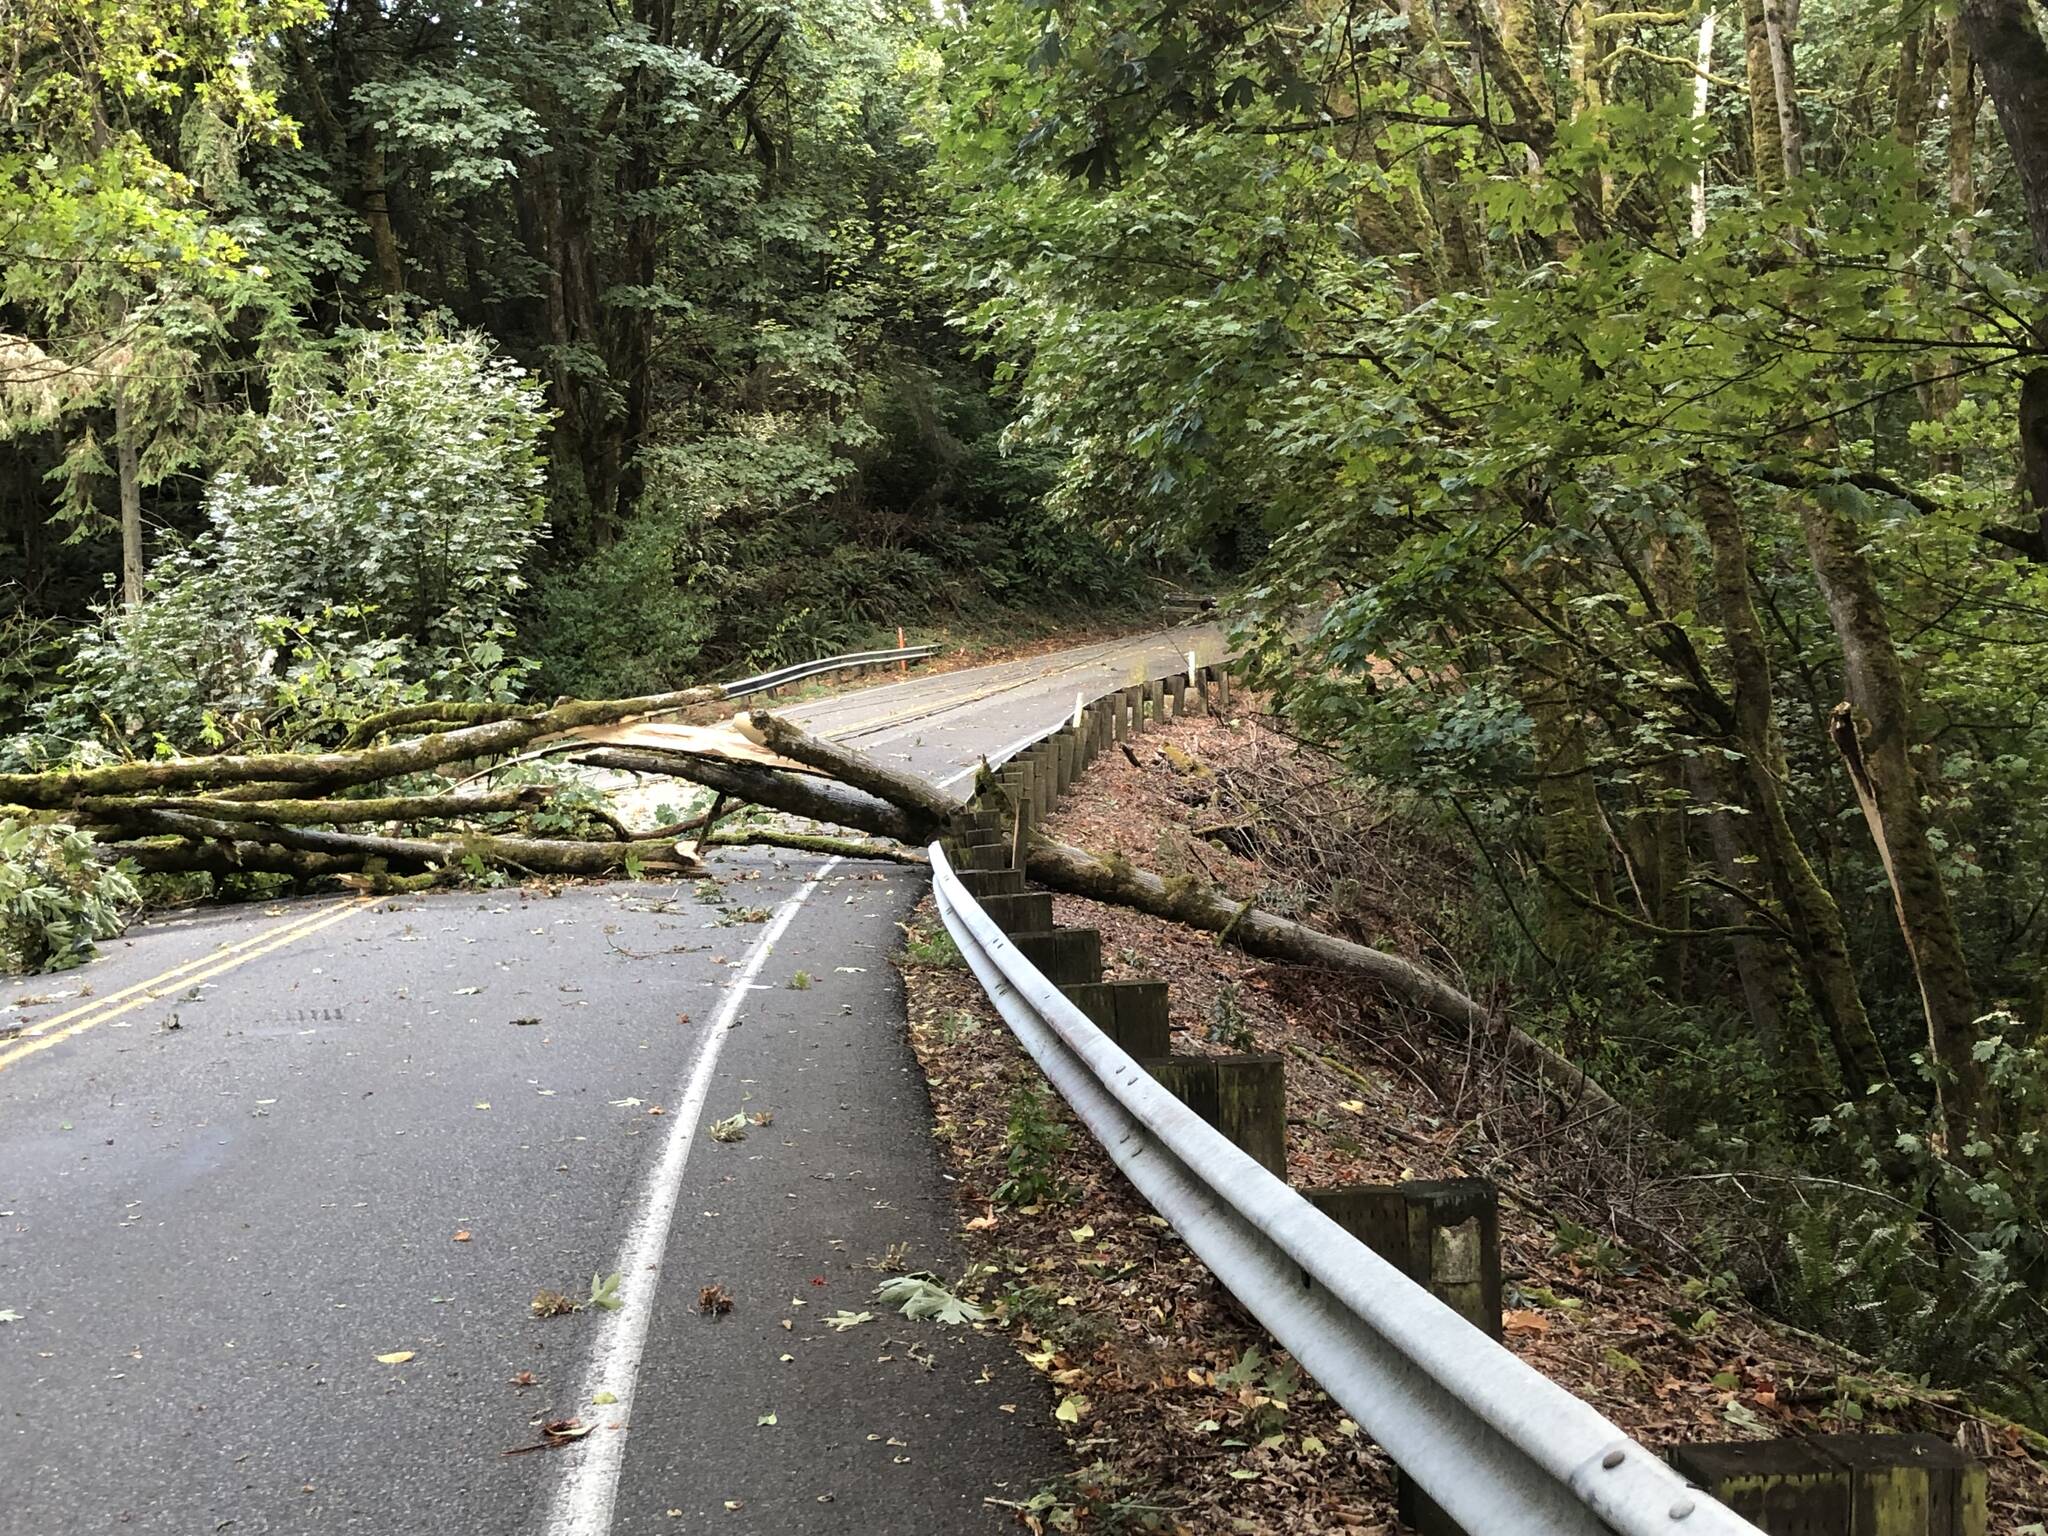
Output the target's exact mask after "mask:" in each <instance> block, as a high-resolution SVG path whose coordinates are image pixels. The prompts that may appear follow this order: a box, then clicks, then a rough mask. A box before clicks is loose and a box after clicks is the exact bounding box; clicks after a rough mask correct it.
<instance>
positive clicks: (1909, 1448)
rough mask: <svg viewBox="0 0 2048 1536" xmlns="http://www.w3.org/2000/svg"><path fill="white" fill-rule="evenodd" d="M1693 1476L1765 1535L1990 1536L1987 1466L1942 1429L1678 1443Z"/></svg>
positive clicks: (1684, 1469) (1676, 1460)
mask: <svg viewBox="0 0 2048 1536" xmlns="http://www.w3.org/2000/svg"><path fill="white" fill-rule="evenodd" d="M1667 1457H1668V1459H1669V1461H1670V1462H1671V1465H1672V1466H1673V1467H1674V1468H1676V1469H1677V1471H1678V1472H1679V1473H1680V1474H1682V1475H1683V1476H1684V1478H1685V1479H1686V1481H1687V1482H1689V1483H1692V1484H1693V1485H1694V1486H1695V1487H1698V1488H1701V1489H1703V1490H1705V1491H1706V1492H1708V1493H1710V1494H1712V1495H1713V1496H1714V1497H1715V1498H1717V1499H1719V1500H1720V1501H1721V1502H1722V1503H1723V1504H1726V1505H1727V1506H1728V1507H1729V1508H1730V1509H1732V1510H1734V1511H1735V1513H1736V1514H1738V1515H1741V1516H1742V1517H1743V1518H1744V1519H1746V1520H1748V1521H1749V1522H1751V1523H1752V1524H1753V1525H1755V1526H1757V1527H1758V1528H1759V1529H1761V1530H1763V1531H1765V1532H1768V1533H1769V1536H1984V1529H1985V1525H1986V1523H1987V1521H1988V1519H1989V1506H1988V1492H1987V1487H1986V1479H1985V1473H1984V1468H1983V1467H1982V1466H1980V1465H1979V1464H1977V1463H1976V1462H1973V1461H1971V1460H1970V1459H1969V1458H1968V1457H1966V1456H1964V1455H1963V1453H1962V1452H1961V1451H1958V1450H1957V1449H1956V1448H1955V1447H1954V1446H1953V1445H1950V1444H1949V1443H1948V1442H1947V1441H1946V1440H1943V1439H1942V1438H1941V1437H1940V1436H1938V1435H1813V1436H1808V1437H1802V1438H1800V1439H1796V1440H1791V1439H1787V1440H1751V1441H1738V1442H1715V1443H1711V1444H1705V1445H1681V1446H1674V1447H1673V1448H1672V1449H1671V1450H1670V1451H1669V1452H1668V1453H1667Z"/></svg>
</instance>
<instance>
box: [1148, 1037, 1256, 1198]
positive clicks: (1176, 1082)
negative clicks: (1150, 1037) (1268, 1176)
mask: <svg viewBox="0 0 2048 1536" xmlns="http://www.w3.org/2000/svg"><path fill="white" fill-rule="evenodd" d="M1139 1065H1140V1066H1142V1067H1144V1069H1145V1070H1146V1071H1147V1072H1150V1073H1151V1074H1152V1075H1153V1077H1155V1078H1157V1079H1158V1081H1159V1085H1160V1086H1161V1087H1162V1088H1164V1089H1166V1090H1167V1092H1169V1093H1171V1094H1172V1095H1173V1096H1174V1097H1175V1098H1177V1099H1179V1100H1180V1101H1181V1102H1182V1103H1183V1104H1185V1105H1187V1107H1188V1108H1189V1109H1191V1110H1193V1111H1194V1112H1195V1113H1196V1114H1197V1115H1200V1116H1201V1117H1202V1119H1203V1120H1205V1121H1207V1122H1208V1123H1209V1124H1210V1125H1213V1126H1214V1127H1215V1128H1216V1129H1217V1130H1219V1131H1221V1132H1222V1133H1223V1134H1224V1135H1225V1136H1226V1137H1228V1138H1229V1139H1230V1140H1231V1141H1232V1142H1234V1143H1235V1144H1236V1145H1237V1147H1238V1149H1239V1150H1240V1151H1242V1152H1244V1153H1245V1154H1246V1155H1247V1156H1248V1157H1250V1158H1251V1159H1252V1160H1253V1161H1255V1162H1257V1163H1259V1164H1261V1165H1263V1166H1264V1167H1265V1168H1266V1170H1267V1171H1268V1172H1269V1173H1272V1174H1273V1175H1274V1176H1275V1177H1277V1178H1283V1179H1284V1178H1286V1177H1287V1073H1286V1066H1285V1063H1284V1062H1283V1061H1282V1060H1281V1058H1280V1057H1278V1056H1265V1055H1247V1056H1165V1057H1155V1058H1153V1059H1152V1060H1150V1061H1141V1062H1140V1063H1139Z"/></svg>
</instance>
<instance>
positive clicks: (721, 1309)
mask: <svg viewBox="0 0 2048 1536" xmlns="http://www.w3.org/2000/svg"><path fill="white" fill-rule="evenodd" d="M697 1310H698V1311H699V1312H702V1313H704V1314H705V1315H706V1316H709V1317H720V1316H723V1315H724V1314H725V1313H727V1312H730V1311H731V1310H732V1292H731V1291H728V1290H727V1289H726V1288H725V1287H724V1286H722V1285H707V1286H705V1287H704V1289H702V1290H701V1291H699V1292H698V1293H697ZM784 1326H785V1327H786V1326H787V1324H785V1325H784Z"/></svg>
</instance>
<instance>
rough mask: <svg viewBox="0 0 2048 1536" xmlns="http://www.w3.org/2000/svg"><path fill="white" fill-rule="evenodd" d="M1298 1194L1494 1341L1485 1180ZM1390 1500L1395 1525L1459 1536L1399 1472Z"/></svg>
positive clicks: (1489, 1190)
mask: <svg viewBox="0 0 2048 1536" xmlns="http://www.w3.org/2000/svg"><path fill="white" fill-rule="evenodd" d="M1301 1195H1302V1198H1303V1199H1304V1200H1307V1201H1308V1202H1309V1203H1310V1204H1311V1205H1313V1206H1315V1207H1316V1209H1317V1210H1319V1211H1321V1212H1322V1213H1323V1214H1324V1215H1325V1216H1327V1217H1329V1218H1330V1219H1331V1220H1332V1221H1334V1222H1336V1223H1337V1225H1338V1226H1340V1227H1342V1228H1343V1229H1344V1230H1345V1231H1346V1232H1349V1233H1350V1234H1351V1235H1352V1236H1353V1237H1355V1238H1357V1239H1358V1240H1359V1241H1360V1242H1361V1243H1363V1244H1365V1246H1366V1247H1368V1248H1370V1249H1371V1250H1372V1251H1373V1252H1374V1253H1376V1254H1378V1255H1379V1256H1380V1257H1381V1258H1383V1259H1385V1260H1386V1261H1387V1262H1388V1263H1389V1264H1391V1265H1393V1266H1394V1267H1395V1268H1396V1269H1398V1270H1400V1271H1401V1273H1402V1274H1404V1275H1406V1276H1407V1277H1408V1278H1409V1279H1411V1280H1413V1281H1414V1282H1415V1283H1416V1284H1417V1285H1420V1286H1424V1287H1426V1288H1427V1289H1428V1290H1429V1292H1430V1293H1431V1294H1432V1295H1434V1296H1435V1297H1436V1298H1437V1300H1439V1301H1441V1302H1443V1303H1444V1305H1446V1306H1447V1307H1449V1308H1450V1309H1451V1310H1452V1311H1453V1312H1456V1313H1457V1314H1458V1316H1460V1317H1462V1318H1464V1319H1465V1321H1466V1322H1468V1323H1470V1324H1472V1326H1473V1327H1475V1328H1477V1329H1479V1330H1480V1331H1481V1332H1483V1333H1485V1334H1486V1335H1487V1336H1488V1337H1490V1338H1495V1339H1498V1338H1499V1337H1500V1336H1501V1316H1500V1308H1501V1298H1500V1193H1499V1191H1498V1190H1497V1189H1496V1188H1495V1186H1494V1185H1493V1183H1492V1182H1491V1181H1490V1180H1487V1179H1427V1180H1425V1179H1411V1180H1409V1181H1407V1182H1406V1183H1401V1184H1344V1185H1338V1186H1335V1187H1332V1188H1327V1189H1304V1190H1303V1191H1302V1192H1301ZM1303 1278H1304V1279H1306V1278H1307V1277H1306V1276H1304V1277H1303ZM1397 1470H1398V1469H1397ZM1394 1497H1395V1508H1396V1512H1397V1513H1399V1515H1400V1517H1401V1523H1402V1524H1404V1525H1406V1526H1408V1527H1409V1528H1410V1529H1411V1530H1416V1531H1420V1532H1421V1533H1422V1536H1466V1533H1465V1532H1464V1531H1463V1530H1462V1529H1461V1528H1460V1527H1459V1525H1458V1524H1457V1522H1456V1521H1454V1520H1452V1519H1451V1517H1450V1516H1449V1515H1447V1514H1445V1513H1444V1512H1443V1510H1442V1509H1440V1508H1438V1507H1437V1503H1436V1501H1435V1500H1434V1499H1432V1498H1430V1496H1429V1495H1428V1494H1426V1493H1424V1492H1423V1491H1422V1489H1421V1487H1420V1486H1419V1485H1418V1484H1417V1483H1416V1482H1415V1480H1414V1479H1413V1478H1411V1477H1409V1476H1408V1474H1407V1473H1406V1472H1400V1474H1399V1476H1398V1477H1396V1478H1395V1481H1394ZM1473 1536H1481V1533H1476V1532H1475V1533H1473Z"/></svg>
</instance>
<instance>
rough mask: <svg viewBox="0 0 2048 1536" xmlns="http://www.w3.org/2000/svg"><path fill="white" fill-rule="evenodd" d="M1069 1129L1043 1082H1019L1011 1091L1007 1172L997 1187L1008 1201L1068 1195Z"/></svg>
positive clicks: (998, 1193)
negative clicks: (1063, 1164)
mask: <svg viewBox="0 0 2048 1536" xmlns="http://www.w3.org/2000/svg"><path fill="white" fill-rule="evenodd" d="M1070 1139H1071V1138H1070V1133H1069V1131H1068V1129H1067V1126H1066V1125H1065V1124H1064V1123H1063V1122H1062V1121H1060V1120H1059V1119H1057V1118H1056V1117H1055V1115H1054V1111H1053V1105H1052V1096H1051V1095H1050V1094H1048V1093H1047V1092H1046V1091H1045V1086H1044V1085H1043V1084H1042V1083H1036V1082H1029V1083H1022V1084H1019V1085H1018V1087H1017V1089H1016V1090H1015V1091H1014V1092H1013V1093H1012V1094H1011V1095H1010V1123H1009V1129H1008V1132H1007V1135H1006V1140H1005V1145H1006V1146H1007V1148H1008V1150H1007V1152H1006V1153H1005V1154H1004V1163H1005V1167H1006V1168H1007V1170H1008V1176H1007V1177H1006V1178H1005V1179H1004V1180H1003V1182H1002V1183H1000V1184H998V1185H997V1186H996V1188H995V1198H996V1199H998V1200H1000V1201H1002V1202H1003V1203H1004V1204H1005V1205H1044V1204H1047V1203H1049V1202H1052V1201H1057V1200H1062V1199H1064V1198H1066V1193H1067V1182H1066V1180H1065V1179H1064V1178H1063V1177H1061V1175H1060V1158H1061V1156H1062V1155H1063V1154H1064V1153H1065V1152H1066V1150H1067V1147H1068V1144H1069V1141H1070Z"/></svg>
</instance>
